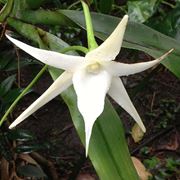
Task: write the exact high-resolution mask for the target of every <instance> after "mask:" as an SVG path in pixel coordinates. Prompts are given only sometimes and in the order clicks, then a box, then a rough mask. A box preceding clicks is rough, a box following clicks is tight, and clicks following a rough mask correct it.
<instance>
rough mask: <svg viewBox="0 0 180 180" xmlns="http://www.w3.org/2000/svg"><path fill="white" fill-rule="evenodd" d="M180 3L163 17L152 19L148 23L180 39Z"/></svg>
mask: <svg viewBox="0 0 180 180" xmlns="http://www.w3.org/2000/svg"><path fill="white" fill-rule="evenodd" d="M179 10H180V4H179V5H178V6H177V7H176V8H175V9H173V10H171V11H170V12H168V13H166V15H165V16H163V17H154V18H152V19H150V21H149V22H148V25H149V26H151V27H153V28H154V29H156V30H158V31H159V32H162V33H164V34H166V35H168V36H171V37H173V38H175V39H176V40H177V41H179V40H180V11H179Z"/></svg>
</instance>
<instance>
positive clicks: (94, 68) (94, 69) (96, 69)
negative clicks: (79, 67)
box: [86, 62, 101, 74]
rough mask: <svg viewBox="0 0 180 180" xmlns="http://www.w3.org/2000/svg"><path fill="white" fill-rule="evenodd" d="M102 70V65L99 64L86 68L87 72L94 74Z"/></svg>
mask: <svg viewBox="0 0 180 180" xmlns="http://www.w3.org/2000/svg"><path fill="white" fill-rule="evenodd" d="M100 69H101V65H100V64H99V63H98V62H96V63H93V64H89V65H88V66H87V67H86V70H87V72H89V73H93V74H98V73H99V71H100Z"/></svg>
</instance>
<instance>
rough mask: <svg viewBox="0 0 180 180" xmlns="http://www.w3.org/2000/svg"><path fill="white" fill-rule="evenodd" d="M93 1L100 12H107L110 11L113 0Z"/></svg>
mask: <svg viewBox="0 0 180 180" xmlns="http://www.w3.org/2000/svg"><path fill="white" fill-rule="evenodd" d="M95 3H96V6H97V8H98V9H99V10H100V12H102V13H109V12H110V11H111V8H112V5H113V3H114V0H106V2H104V0H95Z"/></svg>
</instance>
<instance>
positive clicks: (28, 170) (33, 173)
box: [17, 164, 47, 179]
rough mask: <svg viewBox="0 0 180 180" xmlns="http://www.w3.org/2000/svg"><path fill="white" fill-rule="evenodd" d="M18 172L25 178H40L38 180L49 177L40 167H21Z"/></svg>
mask: <svg viewBox="0 0 180 180" xmlns="http://www.w3.org/2000/svg"><path fill="white" fill-rule="evenodd" d="M17 172H18V174H19V175H21V176H25V177H31V178H38V179H39V178H43V177H47V175H46V174H45V173H44V171H43V170H42V169H41V168H40V167H38V166H34V165H31V164H27V165H24V166H20V167H19V168H18V169H17Z"/></svg>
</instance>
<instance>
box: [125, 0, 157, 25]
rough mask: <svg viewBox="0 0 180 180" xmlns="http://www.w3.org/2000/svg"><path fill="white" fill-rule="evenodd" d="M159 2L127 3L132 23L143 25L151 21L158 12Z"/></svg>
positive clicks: (131, 1) (144, 0)
mask: <svg viewBox="0 0 180 180" xmlns="http://www.w3.org/2000/svg"><path fill="white" fill-rule="evenodd" d="M157 4H158V0H143V1H134V0H130V1H128V2H127V6H128V15H129V17H130V20H131V21H134V22H138V23H143V22H145V21H147V19H149V18H150V17H151V16H152V15H153V13H154V12H155V10H156V7H157Z"/></svg>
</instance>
